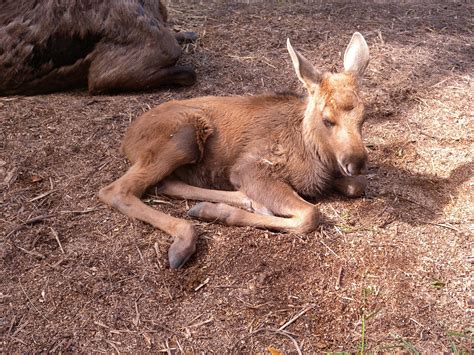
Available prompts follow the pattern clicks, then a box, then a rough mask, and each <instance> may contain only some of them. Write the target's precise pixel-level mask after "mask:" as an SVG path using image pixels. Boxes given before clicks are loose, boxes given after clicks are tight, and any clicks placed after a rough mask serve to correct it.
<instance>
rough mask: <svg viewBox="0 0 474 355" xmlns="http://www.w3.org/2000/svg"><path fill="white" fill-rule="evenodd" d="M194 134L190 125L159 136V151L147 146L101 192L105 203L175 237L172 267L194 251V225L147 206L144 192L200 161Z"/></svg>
mask: <svg viewBox="0 0 474 355" xmlns="http://www.w3.org/2000/svg"><path fill="white" fill-rule="evenodd" d="M194 137H195V133H194V127H192V126H190V125H187V126H183V127H181V129H180V130H178V131H177V132H176V133H175V134H174V135H173V138H167V141H165V140H164V139H166V137H157V138H158V139H157V141H156V142H152V143H155V144H154V146H156V147H159V149H160V151H159V152H154V151H151V150H150V149H145V150H144V151H143V152H142V153H141V154H140V155H139V156H138V158H137V159H136V160H135V161H134V164H133V165H132V166H131V167H130V169H129V170H128V171H127V172H126V173H125V174H124V175H123V176H122V177H121V178H119V179H118V180H116V181H115V182H113V183H111V184H110V185H108V186H106V187H104V188H103V189H101V190H100V192H99V198H100V199H101V200H102V201H103V202H104V203H106V204H108V205H110V206H112V207H114V208H116V209H118V210H119V211H121V212H122V213H124V214H126V215H127V216H130V217H132V218H137V219H140V220H142V221H144V222H147V223H150V224H151V225H153V226H155V227H156V228H159V229H161V230H162V231H164V232H166V233H168V234H170V235H172V236H173V237H174V238H175V240H174V242H173V244H172V245H171V247H170V250H169V252H168V256H169V262H170V267H171V268H179V267H181V266H182V265H183V264H184V263H185V262H186V260H187V259H188V258H189V257H190V256H191V255H192V254H193V253H194V251H195V249H196V238H197V233H196V231H195V229H194V226H193V225H192V224H191V223H189V222H187V221H185V220H182V219H178V218H174V217H172V216H168V215H166V214H164V213H161V212H159V211H157V210H155V209H154V208H152V207H150V206H147V205H146V204H144V203H143V202H142V201H141V200H140V196H141V195H142V194H143V193H144V192H145V190H146V189H147V188H148V187H150V186H153V185H155V184H156V183H158V182H159V181H161V180H162V179H164V178H165V177H167V176H168V175H169V174H170V173H172V172H173V171H174V170H175V169H176V168H177V167H179V166H181V165H184V164H189V163H192V162H194V161H196V158H197V155H198V154H199V151H198V149H197V143H196V139H195V138H194ZM160 143H161V144H160Z"/></svg>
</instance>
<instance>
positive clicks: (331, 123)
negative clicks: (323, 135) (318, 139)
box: [323, 118, 336, 128]
mask: <svg viewBox="0 0 474 355" xmlns="http://www.w3.org/2000/svg"><path fill="white" fill-rule="evenodd" d="M323 123H324V125H325V126H326V127H327V128H331V127H334V126H335V125H336V123H335V122H333V121H331V120H328V119H327V118H324V119H323Z"/></svg>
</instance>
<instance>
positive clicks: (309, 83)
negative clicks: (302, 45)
mask: <svg viewBox="0 0 474 355" xmlns="http://www.w3.org/2000/svg"><path fill="white" fill-rule="evenodd" d="M286 48H287V49H288V53H290V57H291V61H292V62H293V67H294V68H295V71H296V75H297V76H298V79H300V81H301V82H302V83H303V84H304V86H305V87H306V89H307V90H308V91H311V89H312V88H313V87H314V86H316V85H318V84H319V83H320V81H321V73H320V72H319V71H318V70H317V69H316V68H315V67H314V66H313V65H312V64H311V63H310V62H309V60H308V59H306V58H305V57H303V56H302V55H301V54H300V53H298V52H297V51H296V50H295V49H294V48H293V46H292V45H291V43H290V39H289V38H288V39H287V40H286Z"/></svg>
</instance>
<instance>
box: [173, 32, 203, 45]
mask: <svg viewBox="0 0 474 355" xmlns="http://www.w3.org/2000/svg"><path fill="white" fill-rule="evenodd" d="M175 38H176V40H177V41H178V43H192V42H195V41H196V40H197V39H198V35H197V33H196V32H178V33H176V34H175Z"/></svg>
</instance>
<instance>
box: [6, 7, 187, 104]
mask: <svg viewBox="0 0 474 355" xmlns="http://www.w3.org/2000/svg"><path fill="white" fill-rule="evenodd" d="M166 19H167V13H166V7H165V6H164V5H163V4H162V3H161V2H160V1H159V0H45V1H36V0H16V1H14V0H6V1H3V2H2V10H1V13H0V77H1V78H2V80H0V95H1V94H36V93H44V92H51V91H57V90H63V89H68V88H72V87H78V86H87V87H88V89H89V92H90V93H92V94H96V93H102V92H108V91H121V90H141V89H149V88H153V87H156V86H159V85H162V84H179V85H190V84H192V83H194V81H195V73H194V70H193V69H192V68H191V67H188V66H184V67H183V66H182V67H177V66H174V65H175V63H176V61H177V60H178V57H179V56H180V55H181V48H180V46H179V45H178V42H177V40H176V38H175V34H173V33H172V32H171V31H170V30H169V29H168V28H167V27H166ZM178 38H181V39H186V36H185V35H184V36H183V34H181V35H179V36H178Z"/></svg>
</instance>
